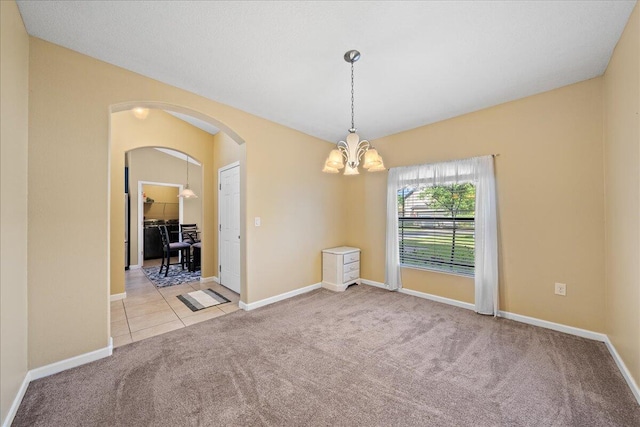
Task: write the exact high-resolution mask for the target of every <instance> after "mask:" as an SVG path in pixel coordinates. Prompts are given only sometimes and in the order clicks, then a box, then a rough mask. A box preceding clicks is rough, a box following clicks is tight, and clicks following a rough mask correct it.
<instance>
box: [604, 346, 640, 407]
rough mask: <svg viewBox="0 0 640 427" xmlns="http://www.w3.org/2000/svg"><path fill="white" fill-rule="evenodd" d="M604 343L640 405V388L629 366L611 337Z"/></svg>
mask: <svg viewBox="0 0 640 427" xmlns="http://www.w3.org/2000/svg"><path fill="white" fill-rule="evenodd" d="M604 343H605V344H606V346H607V348H608V349H609V353H611V356H612V357H613V360H615V362H616V365H618V369H620V373H621V374H622V376H623V377H624V380H625V381H626V382H627V385H628V386H629V388H630V389H631V392H632V393H633V395H634V396H635V398H636V400H637V401H638V404H640V387H639V386H638V384H637V383H636V382H635V381H634V380H633V377H632V376H631V372H629V369H628V368H627V365H625V364H624V362H623V361H622V358H621V357H620V355H619V354H618V351H617V350H616V348H615V347H614V345H613V343H612V342H611V340H610V339H609V337H608V336H606V335H605V340H604Z"/></svg>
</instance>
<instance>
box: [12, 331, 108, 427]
mask: <svg viewBox="0 0 640 427" xmlns="http://www.w3.org/2000/svg"><path fill="white" fill-rule="evenodd" d="M112 353H113V338H111V337H109V345H107V346H106V347H104V348H101V349H98V350H94V351H91V352H89V353H85V354H80V355H78V356H74V357H70V358H69V359H65V360H61V361H59V362H55V363H51V364H50V365H45V366H41V367H40V368H35V369H31V370H30V371H27V374H26V375H25V376H24V380H23V381H22V385H21V386H20V389H19V390H18V393H17V394H16V397H15V399H13V403H12V404H11V408H10V409H9V413H8V414H7V416H6V418H5V419H4V421H3V422H2V427H9V426H11V423H12V422H13V419H14V417H15V416H16V413H17V412H18V408H19V407H20V404H21V403H22V399H23V398H24V394H25V393H26V392H27V387H29V383H30V382H31V381H34V380H39V379H40V378H44V377H48V376H49V375H53V374H57V373H59V372H62V371H66V370H67V369H71V368H75V367H77V366H81V365H84V364H87V363H90V362H94V361H96V360H99V359H102V358H105V357H108V356H111V354H112Z"/></svg>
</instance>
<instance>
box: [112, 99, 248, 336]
mask: <svg viewBox="0 0 640 427" xmlns="http://www.w3.org/2000/svg"><path fill="white" fill-rule="evenodd" d="M137 108H143V109H145V110H146V113H145V114H144V117H143V118H140V117H137V116H136V115H135V114H134V109H137ZM170 113H179V114H186V115H187V116H189V117H193V118H196V119H198V120H201V121H204V122H206V123H209V124H211V125H213V126H215V127H217V128H218V129H220V132H219V134H216V135H213V136H211V135H209V136H208V137H207V136H202V135H203V134H204V132H202V131H201V130H200V129H195V128H194V127H193V126H192V125H191V124H189V123H187V122H185V121H184V120H182V118H177V117H175V116H173V115H171V114H170ZM185 132H186V133H185ZM243 142H244V141H242V139H240V138H239V137H238V136H237V135H236V134H235V132H233V131H231V130H229V129H227V128H226V126H224V124H221V123H219V122H217V121H216V120H215V119H212V118H210V117H207V116H206V115H203V114H201V113H199V112H197V111H194V110H190V109H188V108H185V107H179V106H174V105H168V104H163V103H151V102H144V103H142V102H130V103H126V104H118V105H115V106H112V107H111V114H110V166H109V170H110V178H109V181H110V194H111V198H110V215H109V223H110V231H109V234H110V242H109V253H110V294H111V295H110V296H111V299H112V301H113V300H117V299H118V298H124V297H126V293H125V275H124V271H125V253H124V251H125V246H123V245H122V237H121V236H124V235H125V229H126V226H125V222H126V221H125V218H124V215H123V214H122V213H123V212H124V201H123V198H122V189H123V188H124V187H125V185H124V184H125V183H124V174H123V173H122V172H123V170H124V167H125V153H127V152H129V153H131V152H135V150H139V149H150V148H157V147H164V148H168V149H170V150H174V151H175V152H179V153H184V154H186V155H188V156H189V157H191V158H195V159H197V161H198V162H199V163H200V164H201V171H202V178H201V183H200V184H201V185H200V190H199V192H200V193H201V194H199V195H198V202H199V203H200V204H201V212H202V215H201V224H202V226H201V235H200V236H201V240H202V251H201V270H200V271H201V281H202V282H203V283H207V282H216V281H218V277H217V272H218V255H219V254H218V233H217V231H218V230H217V224H218V218H217V216H218V205H217V204H218V200H217V196H218V194H217V189H218V183H217V180H218V169H219V168H220V167H221V166H224V165H225V164H226V163H225V162H228V161H229V152H232V153H235V157H233V156H232V159H231V160H233V161H237V162H238V163H239V164H240V167H241V174H242V173H243V172H242V171H243V169H244V168H243V163H244V158H243V155H244V154H243V153H244V150H243V149H241V145H242V144H243ZM220 146H222V147H223V148H220ZM180 172H184V169H182V170H181V171H180ZM241 180H244V177H242V176H241ZM165 181H166V182H170V183H176V181H177V182H178V183H179V182H182V183H185V184H186V177H184V178H183V180H180V179H179V178H178V179H173V180H165ZM165 181H163V182H165ZM166 182H165V183H166ZM132 184H133V186H132ZM136 184H137V183H130V184H129V190H130V191H135V192H136V196H138V201H139V195H138V194H137V192H138V189H137V188H133V187H135V186H136ZM241 187H242V186H241ZM132 188H133V190H131V189H132ZM240 199H241V201H240V203H241V205H242V208H241V209H240V218H239V221H240V223H241V229H244V226H245V223H246V221H245V219H244V215H243V212H244V192H241V195H240ZM188 202H191V200H189V201H188ZM139 235H140V234H139V232H138V236H139ZM138 240H139V237H138ZM134 250H137V251H138V252H137V253H136V255H137V256H140V253H139V250H138V249H137V248H135V249H134ZM245 251H246V248H245V245H244V242H242V241H241V245H240V260H241V264H242V266H241V272H240V276H241V289H240V291H241V292H240V294H241V295H242V294H243V292H246V290H245V283H246V280H245V274H244V271H245V262H244V259H245V256H244V254H245ZM134 265H136V264H134ZM137 265H141V264H140V263H137ZM112 326H113V325H112Z"/></svg>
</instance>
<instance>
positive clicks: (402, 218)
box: [398, 182, 476, 276]
mask: <svg viewBox="0 0 640 427" xmlns="http://www.w3.org/2000/svg"><path fill="white" fill-rule="evenodd" d="M475 197H476V188H475V185H474V184H472V183H469V182H467V183H460V182H458V183H454V184H446V185H420V186H417V187H410V186H407V187H404V188H402V189H400V190H399V191H398V233H399V239H398V241H399V252H400V265H402V266H406V267H416V268H424V269H427V270H435V271H442V272H447V273H455V274H461V275H465V276H473V275H474V248H475V236H474V231H475V218H474V215H475Z"/></svg>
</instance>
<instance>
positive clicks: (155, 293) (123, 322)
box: [111, 262, 240, 347]
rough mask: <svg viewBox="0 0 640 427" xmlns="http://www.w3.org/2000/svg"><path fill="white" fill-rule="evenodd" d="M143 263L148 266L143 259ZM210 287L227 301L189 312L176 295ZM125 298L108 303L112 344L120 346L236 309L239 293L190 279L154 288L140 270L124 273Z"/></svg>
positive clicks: (214, 284)
mask: <svg viewBox="0 0 640 427" xmlns="http://www.w3.org/2000/svg"><path fill="white" fill-rule="evenodd" d="M145 266H148V265H147V263H146V262H145ZM207 288H211V289H213V290H214V291H216V292H218V293H219V294H221V295H224V296H225V297H226V298H227V299H229V300H230V302H228V303H226V304H221V305H216V306H213V307H209V308H205V309H203V310H200V311H191V310H190V309H189V307H187V306H186V305H184V303H182V301H180V300H179V299H178V298H177V296H178V295H181V294H185V293H187V292H192V291H194V290H195V291H198V290H200V289H207ZM125 290H126V292H127V297H126V298H125V299H123V300H120V301H114V302H112V303H111V336H112V337H113V346H114V347H120V346H122V345H125V344H129V343H131V342H134V341H140V340H143V339H145V338H149V337H153V336H155V335H160V334H164V333H165V332H169V331H173V330H175V329H180V328H184V327H185V326H190V325H193V324H195V323H198V322H202V321H205V320H209V319H213V318H214V317H218V316H223V315H225V314H228V313H233V312H234V311H236V310H238V309H239V308H238V301H239V300H240V296H239V295H238V294H236V293H235V292H233V291H231V290H229V289H227V288H225V287H224V286H221V285H218V284H217V283H200V282H190V283H184V284H182V285H176V286H169V287H166V288H156V287H155V286H154V284H153V283H151V282H150V281H149V279H147V276H145V275H144V273H143V271H142V270H141V269H136V270H127V271H126V272H125Z"/></svg>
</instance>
